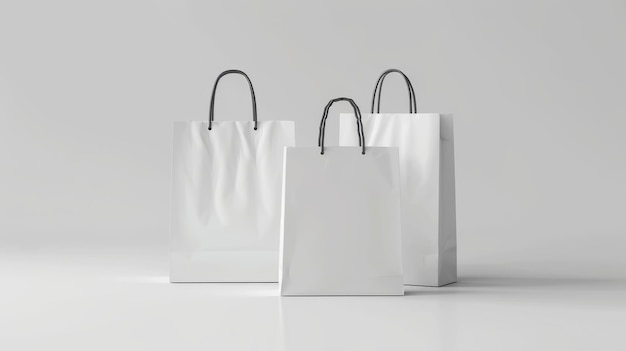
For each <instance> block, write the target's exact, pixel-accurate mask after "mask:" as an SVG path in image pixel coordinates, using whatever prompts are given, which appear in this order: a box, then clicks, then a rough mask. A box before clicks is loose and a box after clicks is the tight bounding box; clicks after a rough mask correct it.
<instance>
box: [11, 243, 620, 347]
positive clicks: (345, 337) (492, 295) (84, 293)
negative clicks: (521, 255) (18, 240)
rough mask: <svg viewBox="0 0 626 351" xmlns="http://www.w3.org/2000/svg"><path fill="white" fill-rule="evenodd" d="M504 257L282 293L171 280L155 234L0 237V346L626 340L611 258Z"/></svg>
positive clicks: (603, 343) (600, 343)
mask: <svg viewBox="0 0 626 351" xmlns="http://www.w3.org/2000/svg"><path fill="white" fill-rule="evenodd" d="M503 261H504V260H501V261H500V262H498V263H497V264H496V263H493V262H486V263H476V262H474V263H466V264H461V265H460V267H459V273H460V280H459V282H458V283H456V284H453V285H449V286H446V287H442V288H418V287H412V288H407V291H406V296H403V297H284V298H281V297H280V296H278V287H277V285H276V284H170V283H169V282H168V277H167V251H166V249H165V248H141V247H139V246H137V247H134V248H129V247H125V248H122V247H114V246H111V247H103V248H99V249H93V248H91V247H82V246H73V247H60V246H45V247H36V248H32V247H28V248H26V247H19V246H12V247H5V248H4V249H3V250H2V251H1V252H0V277H1V278H2V283H1V285H0V288H1V293H0V295H1V297H2V298H1V299H0V349H3V350H44V349H46V350H125V349H127V350H196V349H198V350H392V349H398V350H401V349H402V350H409V349H410V350H625V349H626V341H625V339H624V337H625V335H624V334H626V293H625V292H626V279H625V278H626V274H625V272H624V270H623V267H624V265H623V261H622V262H606V261H602V262H597V263H595V265H594V264H591V263H589V262H579V263H572V262H565V261H563V262H558V261H552V262H551V261H549V260H543V261H542V262H540V261H532V262H531V261H526V262H524V261H515V260H514V259H511V260H509V261H510V262H503ZM576 265H578V266H576Z"/></svg>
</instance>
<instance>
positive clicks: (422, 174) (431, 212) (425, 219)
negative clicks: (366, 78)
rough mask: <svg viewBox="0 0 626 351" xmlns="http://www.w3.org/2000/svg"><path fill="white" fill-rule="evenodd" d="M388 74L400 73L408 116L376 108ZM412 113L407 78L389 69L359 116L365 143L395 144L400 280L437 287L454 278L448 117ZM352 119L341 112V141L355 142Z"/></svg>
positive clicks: (412, 96) (412, 98) (451, 148)
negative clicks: (401, 261)
mask: <svg viewBox="0 0 626 351" xmlns="http://www.w3.org/2000/svg"><path fill="white" fill-rule="evenodd" d="M392 72H397V73H400V74H402V75H403V76H404V78H405V80H406V83H407V85H408V88H409V94H410V101H409V103H410V106H411V107H410V113H408V114H407V113H380V112H379V111H380V92H381V91H382V85H383V80H384V78H385V76H386V75H387V74H389V73H392ZM379 86H380V90H379ZM377 91H378V107H377V109H376V113H374V104H375V102H376V93H377ZM416 111H417V106H416V100H415V92H414V90H413V86H412V85H411V82H410V81H409V79H408V78H407V77H406V76H405V75H404V74H403V73H402V72H400V71H398V70H395V69H392V70H388V71H386V72H384V73H383V74H382V75H381V76H380V78H379V79H378V82H377V84H376V89H375V90H374V97H373V99H372V114H364V115H363V118H362V120H363V130H364V132H365V143H366V144H367V145H368V146H370V145H371V146H397V147H399V151H400V179H401V189H402V239H403V259H404V277H405V283H406V284H409V285H426V286H442V285H446V284H450V283H453V282H455V281H456V279H457V269H456V267H457V261H456V211H455V190H454V136H453V127H452V115H446V114H437V113H417V112H416ZM353 120H354V116H353V115H352V114H342V116H341V119H340V129H339V144H340V145H344V146H350V145H356V144H357V143H358V142H359V140H358V138H357V137H356V136H355V133H356V132H355V126H354V121H353Z"/></svg>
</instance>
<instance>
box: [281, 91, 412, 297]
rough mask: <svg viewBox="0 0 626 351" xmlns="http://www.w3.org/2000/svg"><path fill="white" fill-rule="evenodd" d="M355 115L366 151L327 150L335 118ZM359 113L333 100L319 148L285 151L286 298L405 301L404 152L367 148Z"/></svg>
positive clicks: (283, 258)
mask: <svg viewBox="0 0 626 351" xmlns="http://www.w3.org/2000/svg"><path fill="white" fill-rule="evenodd" d="M338 101H348V102H349V103H350V104H351V105H352V107H353V108H354V111H355V115H353V118H352V123H353V124H354V122H355V119H356V124H355V125H356V126H357V129H356V130H353V132H354V134H355V136H357V139H358V140H359V141H360V142H359V145H360V147H326V146H324V131H325V126H326V119H327V118H328V111H329V109H330V107H331V105H332V104H333V103H335V102H338ZM360 125H361V116H360V113H359V110H358V107H357V106H356V104H355V103H354V101H352V100H351V99H348V98H338V99H334V100H331V101H330V102H329V103H328V105H327V106H326V109H325V110H324V114H323V117H322V121H321V123H320V135H319V145H320V147H319V148H318V147H287V148H285V161H284V162H285V163H284V176H283V179H284V183H283V215H282V228H281V262H280V278H279V280H280V292H281V294H282V295H402V294H404V285H403V281H402V244H401V232H400V184H399V165H398V148H396V147H374V146H366V144H365V143H364V139H365V138H364V137H363V130H362V129H361V128H360Z"/></svg>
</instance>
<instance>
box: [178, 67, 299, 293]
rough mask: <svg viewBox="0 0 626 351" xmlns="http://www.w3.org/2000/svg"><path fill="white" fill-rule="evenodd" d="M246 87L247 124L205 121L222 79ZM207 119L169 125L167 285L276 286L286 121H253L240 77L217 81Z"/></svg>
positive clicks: (289, 133) (289, 136)
mask: <svg viewBox="0 0 626 351" xmlns="http://www.w3.org/2000/svg"><path fill="white" fill-rule="evenodd" d="M231 73H235V74H241V75H243V76H244V77H245V78H246V79H247V80H248V84H249V85H250V93H251V95H252V108H253V120H252V121H225V122H215V121H213V110H214V105H215V93H216V89H217V84H218V82H219V80H220V79H221V78H222V77H223V76H224V75H227V74H231ZM209 113H210V117H209V120H208V121H189V122H175V123H174V154H173V169H172V205H171V206H172V207H171V211H172V214H171V237H170V246H171V251H170V281H172V282H277V281H278V243H279V234H280V195H281V187H282V164H283V148H284V147H285V146H294V144H295V133H294V122H292V121H257V111H256V98H255V95H254V89H253V88H252V83H251V82H250V79H249V78H248V76H247V75H246V74H245V73H243V72H241V71H238V70H229V71H225V72H223V73H222V74H220V75H219V76H218V77H217V80H216V81H215V86H214V87H213V94H212V97H211V108H210V112H209Z"/></svg>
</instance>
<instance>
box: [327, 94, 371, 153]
mask: <svg viewBox="0 0 626 351" xmlns="http://www.w3.org/2000/svg"><path fill="white" fill-rule="evenodd" d="M343 99H348V98H343ZM334 100H336V99H334ZM334 100H330V101H329V102H328V104H326V107H325V108H324V112H323V113H322V120H321V121H320V131H319V134H318V136H317V146H322V129H326V119H325V118H324V116H327V115H328V110H329V109H330V105H332V104H333V102H334ZM348 100H349V99H348ZM353 102H354V101H353ZM359 112H360V111H359ZM359 121H360V118H359V119H357V120H356V132H357V134H358V135H359V146H362V142H361V127H362V126H361V125H360V124H359Z"/></svg>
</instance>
